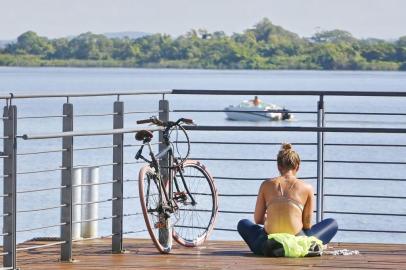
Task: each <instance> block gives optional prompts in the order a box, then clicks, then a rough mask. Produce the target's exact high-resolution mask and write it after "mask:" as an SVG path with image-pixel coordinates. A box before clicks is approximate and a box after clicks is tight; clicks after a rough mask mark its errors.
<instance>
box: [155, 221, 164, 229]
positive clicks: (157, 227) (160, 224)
mask: <svg viewBox="0 0 406 270" xmlns="http://www.w3.org/2000/svg"><path fill="white" fill-rule="evenodd" d="M154 227H155V229H164V228H166V224H165V222H161V221H158V222H156V223H155V224H154Z"/></svg>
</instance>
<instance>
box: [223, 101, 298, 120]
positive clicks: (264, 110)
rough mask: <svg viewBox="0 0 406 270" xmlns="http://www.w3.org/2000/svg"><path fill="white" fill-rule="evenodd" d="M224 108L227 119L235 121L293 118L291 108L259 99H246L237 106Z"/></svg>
mask: <svg viewBox="0 0 406 270" xmlns="http://www.w3.org/2000/svg"><path fill="white" fill-rule="evenodd" d="M255 103H256V104H255ZM224 110H225V113H226V115H227V119H229V120H235V121H269V120H271V121H279V120H289V119H292V118H293V115H292V114H291V113H290V112H289V110H287V109H285V108H282V107H280V106H278V105H275V104H268V103H265V102H262V101H259V100H258V101H257V102H254V101H253V100H244V101H243V102H241V103H240V104H238V105H237V106H234V105H230V106H228V107H226V108H224Z"/></svg>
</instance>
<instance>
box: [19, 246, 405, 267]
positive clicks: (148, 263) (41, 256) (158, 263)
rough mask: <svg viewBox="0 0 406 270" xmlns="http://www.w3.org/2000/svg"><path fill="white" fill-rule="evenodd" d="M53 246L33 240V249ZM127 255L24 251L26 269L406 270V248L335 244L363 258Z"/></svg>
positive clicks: (184, 252)
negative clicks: (64, 257)
mask: <svg viewBox="0 0 406 270" xmlns="http://www.w3.org/2000/svg"><path fill="white" fill-rule="evenodd" d="M47 243H50V242H40V241H36V242H27V243H24V244H23V245H19V247H28V246H31V245H37V244H47ZM124 243H125V248H126V250H127V253H125V254H111V252H110V239H104V240H92V241H84V242H78V243H75V245H74V259H75V260H76V261H75V262H74V263H61V262H59V261H58V259H59V246H52V247H47V248H43V249H36V250H29V251H20V252H19V253H18V257H17V260H18V267H20V269H22V270H25V269H41V270H44V269H49V270H51V269H52V270H53V269H55V270H57V269H89V270H90V269H92V270H98V269H188V270H189V269H233V270H236V269H306V268H323V269H326V268H329V269H330V268H331V269H334V268H340V269H343V268H346V269H406V245H383V244H332V245H331V247H333V248H336V249H344V248H347V249H356V250H359V251H360V253H361V254H360V255H354V256H332V255H323V256H322V257H314V258H300V259H290V258H263V257H257V256H254V255H252V254H251V253H250V252H249V250H248V248H247V247H246V246H245V244H244V243H243V242H242V241H209V242H207V244H206V245H204V246H202V247H199V248H184V247H179V246H178V245H176V246H175V247H174V250H173V253H172V254H170V255H161V254H158V253H157V251H156V249H155V248H154V246H153V245H152V242H151V241H150V240H143V239H125V242H124Z"/></svg>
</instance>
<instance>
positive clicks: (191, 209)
mask: <svg viewBox="0 0 406 270" xmlns="http://www.w3.org/2000/svg"><path fill="white" fill-rule="evenodd" d="M173 188H174V190H173V192H174V194H173V198H174V200H175V202H176V204H177V205H178V210H177V211H176V212H175V214H174V216H175V217H174V225H173V238H174V239H175V240H176V242H178V243H179V244H181V245H183V246H187V247H195V246H198V245H201V244H202V243H203V242H204V241H205V240H206V239H207V237H208V236H209V234H210V232H211V231H212V230H213V227H214V222H215V219H216V216H217V211H218V205H217V190H216V187H215V185H214V181H213V178H212V177H211V176H210V173H209V172H208V171H207V170H206V168H205V167H204V166H203V165H202V164H200V163H199V162H198V161H195V160H187V161H185V162H184V163H183V166H182V169H181V170H177V172H176V174H175V176H174V187H173Z"/></svg>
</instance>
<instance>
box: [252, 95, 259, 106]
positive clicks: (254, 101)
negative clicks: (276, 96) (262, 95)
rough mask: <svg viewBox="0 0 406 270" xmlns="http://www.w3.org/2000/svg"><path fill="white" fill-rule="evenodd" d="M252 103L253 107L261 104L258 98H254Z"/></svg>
mask: <svg viewBox="0 0 406 270" xmlns="http://www.w3.org/2000/svg"><path fill="white" fill-rule="evenodd" d="M251 101H252V104H254V106H258V105H259V104H260V103H261V100H260V99H259V98H258V96H255V97H254V99H253V100H251Z"/></svg>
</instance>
